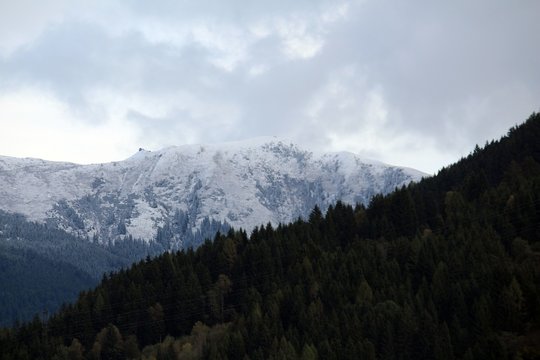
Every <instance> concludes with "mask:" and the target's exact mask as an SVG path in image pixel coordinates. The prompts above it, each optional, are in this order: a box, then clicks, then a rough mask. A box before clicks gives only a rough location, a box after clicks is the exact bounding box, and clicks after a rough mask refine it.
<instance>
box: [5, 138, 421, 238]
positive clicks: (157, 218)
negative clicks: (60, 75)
mask: <svg viewBox="0 0 540 360" xmlns="http://www.w3.org/2000/svg"><path fill="white" fill-rule="evenodd" d="M423 175H425V174H423V173H421V172H418V171H415V170H412V169H406V168H399V167H392V166H388V165H385V164H382V163H378V162H374V161H367V160H363V159H360V158H358V157H357V156H356V155H354V154H351V153H333V154H314V153H312V152H309V151H306V150H302V149H300V148H299V147H298V146H296V145H294V144H291V143H288V142H284V141H281V140H278V139H273V138H259V139H253V140H249V141H244V142H237V143H225V144H217V145H187V146H180V147H170V148H166V149H163V150H161V151H156V152H149V151H145V150H142V149H141V150H140V151H139V152H138V153H136V154H135V155H133V156H132V157H130V158H129V159H127V160H125V161H120V162H113V163H107V164H96V165H85V166H83V165H76V164H69V163H57V162H49V161H43V160H38V159H16V158H9V157H0V208H1V209H2V210H5V211H9V212H16V213H21V214H24V215H26V216H27V217H28V218H29V219H30V220H36V221H46V222H47V223H49V224H51V225H54V226H56V227H58V228H61V229H65V230H66V231H69V232H70V233H73V234H76V235H79V236H82V237H89V238H96V239H98V240H99V241H100V242H109V241H116V240H123V239H125V238H126V237H128V236H129V235H131V236H132V237H133V238H140V239H144V240H146V241H152V240H154V239H155V238H156V234H157V233H158V229H159V228H163V227H171V226H172V227H174V226H176V229H175V230H176V231H175V233H176V235H177V236H176V238H170V239H162V240H164V241H168V242H169V244H167V246H169V247H173V248H180V247H182V246H191V245H197V243H196V242H200V241H201V240H202V239H201V236H199V237H195V238H193V236H191V234H192V233H193V232H195V231H197V230H199V231H202V232H204V233H210V231H209V229H220V228H225V229H226V228H228V226H229V225H232V226H234V227H236V228H240V227H242V228H245V229H248V230H250V229H252V228H253V227H255V226H258V225H260V224H263V223H264V224H265V223H267V222H269V221H270V222H272V223H273V224H278V223H287V222H290V221H292V220H294V219H296V218H297V217H299V216H306V215H307V214H308V213H309V211H310V209H311V208H313V206H315V205H319V206H320V207H321V208H326V207H327V206H328V205H330V204H333V203H335V202H336V201H338V200H342V201H344V202H346V203H350V204H355V203H357V202H359V203H363V204H366V203H367V202H368V201H369V200H370V198H371V197H372V196H373V195H375V194H378V193H388V192H390V191H392V190H393V189H395V188H396V187H400V186H402V185H404V184H408V183H409V182H410V181H417V180H419V179H420V178H421V177H422V176H423ZM179 224H180V226H179ZM180 228H183V229H180ZM179 230H183V232H181V231H179ZM194 242H195V243H194Z"/></svg>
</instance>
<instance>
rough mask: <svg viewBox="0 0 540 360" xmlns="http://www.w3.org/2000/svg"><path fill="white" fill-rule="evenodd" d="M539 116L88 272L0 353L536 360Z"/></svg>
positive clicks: (1, 342) (12, 333)
mask: <svg viewBox="0 0 540 360" xmlns="http://www.w3.org/2000/svg"><path fill="white" fill-rule="evenodd" d="M539 210H540V115H539V114H533V115H532V116H531V117H530V118H529V119H528V120H527V121H526V122H525V123H524V124H523V125H521V126H518V127H515V128H513V129H511V130H510V131H509V133H508V134H507V136H505V137H503V138H502V139H501V140H499V141H494V142H491V143H489V144H486V145H485V147H484V148H482V149H480V148H477V149H475V150H474V152H473V153H472V154H471V155H470V156H468V157H467V158H465V159H462V160H461V161H459V162H458V163H456V164H455V165H452V166H450V167H448V168H445V169H442V170H441V171H440V172H439V174H437V175H436V176H434V177H432V178H429V179H425V180H423V181H421V182H420V183H418V184H415V185H410V186H408V187H403V188H401V189H397V190H396V191H395V192H394V193H392V194H390V195H388V196H384V197H383V196H378V197H376V198H374V199H373V200H372V201H371V203H370V205H369V206H368V207H367V208H366V207H364V206H356V207H354V208H353V207H351V206H348V205H344V204H342V203H338V204H337V205H335V206H333V207H330V208H329V209H328V211H326V212H324V211H321V210H320V209H318V208H315V209H314V210H313V211H312V213H311V216H310V217H309V220H307V221H300V220H299V221H297V222H295V223H292V224H289V225H283V226H278V227H275V228H273V227H272V226H270V225H268V226H265V227H261V228H257V229H255V230H254V231H253V232H252V234H251V235H250V236H248V235H247V234H246V233H245V232H243V231H233V230H231V231H229V232H228V233H227V234H220V235H218V236H216V237H215V239H214V241H207V242H206V243H205V244H203V245H202V246H201V247H200V248H198V249H197V250H196V251H193V250H188V251H181V252H176V253H165V254H163V255H161V256H159V257H157V258H154V259H150V258H149V259H147V260H145V261H141V262H139V263H137V264H135V265H133V266H132V267H131V269H129V270H125V271H120V272H118V273H116V274H111V275H110V276H106V277H104V279H103V280H102V282H101V284H100V285H99V286H98V287H97V288H96V289H94V290H92V291H89V292H84V293H82V294H81V295H80V296H79V300H78V301H77V302H76V303H75V304H72V305H67V306H65V307H64V308H63V309H62V311H60V312H59V313H57V314H56V315H54V316H52V317H51V318H50V319H49V320H48V321H46V322H42V321H41V320H39V319H38V318H36V319H35V320H34V321H33V322H31V323H28V324H25V325H23V326H20V327H18V328H14V329H5V330H2V332H1V333H0V349H1V350H0V351H1V352H2V355H3V358H5V359H11V358H21V359H24V358H29V359H30V358H31V359H38V358H53V357H55V358H58V359H64V358H71V359H75V358H83V357H85V358H89V359H100V358H101V359H124V358H148V359H150V358H157V359H171V358H178V359H192V358H208V359H364V358H366V359H538V358H540V345H539V344H540V241H539V240H540V211H539Z"/></svg>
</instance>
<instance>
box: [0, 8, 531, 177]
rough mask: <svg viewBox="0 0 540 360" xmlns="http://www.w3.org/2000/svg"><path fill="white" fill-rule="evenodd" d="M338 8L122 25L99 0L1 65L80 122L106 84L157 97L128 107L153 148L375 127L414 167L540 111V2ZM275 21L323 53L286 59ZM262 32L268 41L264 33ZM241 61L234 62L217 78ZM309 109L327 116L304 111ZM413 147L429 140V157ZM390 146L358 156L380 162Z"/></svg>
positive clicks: (8, 77) (199, 13)
mask: <svg viewBox="0 0 540 360" xmlns="http://www.w3.org/2000/svg"><path fill="white" fill-rule="evenodd" d="M104 4H105V5H104ZM333 4H334V3H333V2H327V1H321V2H318V3H313V2H311V1H302V2H296V1H295V2H279V1H278V2H262V1H256V2H249V3H245V2H242V3H241V2H232V3H231V2H219V1H202V2H176V1H161V2H153V3H152V4H150V3H147V2H142V1H138V2H130V3H127V4H124V5H122V6H120V7H118V8H116V10H115V11H116V12H115V13H114V14H115V15H114V16H117V15H118V14H125V16H124V17H120V18H118V21H117V22H114V21H113V19H108V18H107V13H103V18H104V19H105V20H103V19H102V20H101V21H100V20H99V19H100V17H101V16H100V15H101V14H100V13H99V11H106V10H107V6H108V3H103V4H102V6H103V7H102V8H99V9H100V10H99V11H98V10H96V13H94V14H89V15H88V16H81V17H80V18H81V19H83V18H84V19H85V21H79V20H77V19H76V18H75V20H71V21H66V22H63V23H60V24H57V25H54V26H52V27H49V28H48V30H47V31H45V32H43V33H42V34H41V36H40V37H38V38H37V39H36V40H35V41H34V42H33V43H30V44H28V45H27V46H25V47H22V48H20V49H19V50H18V51H16V52H15V53H13V54H12V55H11V56H9V57H7V58H3V59H0V79H1V80H0V88H1V89H2V91H4V92H6V91H9V89H13V88H16V87H17V86H25V85H28V86H32V85H36V84H37V85H38V86H44V87H46V88H47V89H50V90H51V91H53V92H54V93H55V95H56V96H57V97H59V98H60V99H62V100H63V101H65V102H66V103H68V104H70V105H71V106H73V107H75V108H78V109H80V111H81V112H82V113H84V112H88V113H92V111H96V110H95V109H93V108H92V107H95V106H98V105H96V104H95V103H93V102H91V101H90V100H89V98H88V93H89V92H90V91H98V92H99V91H100V89H101V88H104V89H107V91H110V92H111V94H112V95H109V96H111V97H113V96H115V94H117V95H118V97H120V98H121V97H128V98H129V97H130V96H136V97H137V98H138V99H141V100H139V101H141V102H145V101H148V102H157V103H158V107H159V106H160V105H159V103H160V101H161V102H162V103H163V105H162V107H163V108H164V109H165V110H166V111H165V110H164V111H160V113H159V114H152V113H149V112H151V111H150V110H147V108H148V107H145V106H143V105H144V104H141V106H137V104H128V105H126V109H125V112H126V114H125V116H126V119H127V120H128V121H129V122H130V124H132V125H133V126H135V127H137V128H138V129H140V132H141V133H142V134H144V135H145V136H147V137H148V138H147V139H146V141H148V142H151V143H153V144H157V145H159V144H163V145H171V143H174V142H175V139H177V140H176V143H180V142H182V141H189V140H190V139H193V138H195V139H196V140H197V141H201V142H205V141H224V140H236V139H240V138H245V137H250V136H258V135H280V136H285V137H293V138H294V139H298V140H301V141H303V142H305V143H308V144H311V145H313V146H315V147H319V148H324V147H327V146H328V145H329V144H330V139H329V135H328V134H330V133H334V134H337V135H342V136H347V135H350V134H351V133H357V132H362V131H364V130H365V131H369V130H370V129H371V130H373V128H374V127H375V128H376V130H377V131H378V133H377V132H375V133H374V134H373V136H382V137H386V138H389V139H391V138H392V137H400V136H401V137H400V140H399V142H397V141H396V142H395V143H393V144H388V147H387V148H388V149H389V150H388V151H389V153H388V154H382V155H384V156H385V158H392V156H394V155H396V154H398V152H399V153H406V152H407V151H410V156H409V158H410V159H412V158H414V156H416V155H418V154H423V153H430V152H440V153H445V154H446V153H452V154H455V156H456V158H457V157H458V156H459V155H462V152H463V151H465V150H466V149H471V148H472V146H474V144H475V143H482V142H483V141H485V140H487V139H490V138H493V137H498V136H500V135H501V134H502V133H504V132H505V130H506V129H507V128H508V127H509V126H512V125H514V124H515V123H516V122H519V121H521V120H523V119H525V118H526V117H527V115H528V114H529V113H531V112H532V111H535V110H538V109H539V106H540V104H539V102H538V101H539V99H540V69H539V68H538V60H539V59H540V49H539V48H538V46H537V44H539V43H540V26H539V25H538V21H536V20H537V19H536V14H538V13H540V3H538V2H536V1H532V0H531V1H522V2H520V3H519V4H509V3H507V2H505V1H487V0H485V1H477V2H473V3H471V2H468V1H457V2H449V3H440V2H436V3H435V2H430V1H419V2H415V3H414V4H412V3H396V2H390V1H360V2H350V4H349V7H348V12H347V14H345V15H344V16H343V18H339V19H337V20H335V21H329V22H325V21H323V20H321V19H323V17H324V16H323V15H324V12H325V11H328V10H329V9H331V8H332V6H333ZM103 9H105V10H103ZM108 16H111V17H112V16H113V15H110V14H109V15H108ZM280 19H284V21H285V20H286V21H289V22H290V23H291V24H293V25H294V24H295V21H297V22H298V23H299V24H302V26H304V28H303V29H302V31H304V32H305V34H303V35H306V36H312V37H313V38H316V39H318V40H320V42H321V46H322V47H321V48H320V50H319V52H317V53H316V54H315V55H314V56H312V57H309V58H307V59H301V58H294V59H292V58H290V57H288V56H287V54H286V53H285V52H284V46H285V42H286V39H285V38H284V35H283V34H280V33H279V31H278V29H277V28H276V21H279V20H280ZM295 19H296V20H295ZM108 23H110V25H108ZM160 23H162V24H164V29H168V30H167V31H172V32H173V33H171V34H169V33H167V34H165V35H166V36H162V37H160V36H158V35H159V34H157V35H156V38H157V39H159V41H156V39H155V38H152V36H150V35H152V34H150V33H149V32H151V31H152V24H154V25H155V24H160ZM193 24H203V25H204V24H206V25H208V29H209V30H208V31H213V32H214V33H212V34H210V35H211V36H214V37H215V38H213V39H211V41H209V42H208V43H204V41H202V40H201V39H198V38H197V36H196V34H194V33H192V32H190V29H189V26H192V25H193ZM256 26H261V27H263V28H266V30H267V31H268V33H267V34H265V36H262V37H257V35H256V34H254V33H253V31H254V30H253V29H254V27H255V28H256ZM186 27H187V30H186ZM113 28H114V29H113ZM118 29H120V30H118ZM221 30H222V31H221ZM175 31H177V32H178V34H176V33H174V32H175ZM177 35H178V36H177ZM177 37H179V38H181V41H173V40H174V39H176V38H177ZM171 39H173V40H171ZM212 41H214V43H213V42H212ZM216 42H217V43H216ZM235 46H240V48H239V49H236V48H235ZM235 51H239V52H240V57H238V58H237V59H236V58H235V60H234V61H233V63H234V66H231V67H230V68H229V69H224V68H221V67H220V66H219V64H220V61H221V60H223V59H227V58H228V57H231V56H232V57H233V58H234V57H235V56H237V55H238V54H236V53H235ZM331 86H335V87H336V88H337V89H338V91H335V92H334V93H332V92H331V91H329V90H328V88H329V87H331ZM373 93H376V94H377V95H378V96H380V97H381V101H382V102H383V105H384V107H385V111H386V112H387V116H386V118H385V122H384V124H383V123H381V124H374V123H373V122H374V121H375V120H373V119H370V118H369V111H370V109H369V107H370V106H371V105H370V99H369V96H371V95H370V94H373ZM321 96H322V97H324V98H322V99H319V98H320V97H321ZM160 99H162V100H160ZM317 99H318V100H317ZM111 101H113V99H111ZM314 101H319V102H321V104H320V107H321V108H320V109H319V110H318V111H317V112H316V114H315V115H313V114H311V115H310V107H312V106H314ZM345 103H346V104H345ZM103 106H106V104H104V105H103ZM153 108H154V107H152V106H150V107H149V109H153ZM145 109H146V110H145ZM103 111H105V110H103ZM81 119H85V121H99V119H98V118H97V117H96V116H92V115H88V116H82V117H81ZM415 138H417V139H421V140H418V141H419V142H420V141H423V140H422V139H424V140H425V139H427V140H429V143H430V145H429V146H431V148H430V149H429V151H422V149H421V146H420V145H419V144H418V143H414V141H412V140H411V139H415ZM141 141H145V139H141ZM157 145H156V146H157ZM366 146H367V145H366ZM426 146H427V145H426ZM360 148H362V147H361V146H360ZM384 148H385V146H384V144H383V145H380V146H379V147H378V148H377V149H374V148H368V147H365V148H362V149H363V151H365V153H366V154H373V155H377V156H381V151H382V150H381V149H384ZM464 149H465V150H464ZM391 151H393V152H394V153H392V152H391ZM415 154H416V155H415ZM399 155H401V154H399ZM396 156H397V155H396ZM434 161H435V160H433V161H432V162H431V164H433V162H434ZM428 162H429V161H426V162H424V163H426V164H427V163H428ZM406 165H409V166H415V164H414V163H413V162H412V161H409V162H408V163H407V164H406ZM442 165H443V164H437V165H424V166H429V168H427V167H424V168H421V170H428V171H430V170H431V171H433V170H435V168H436V166H442Z"/></svg>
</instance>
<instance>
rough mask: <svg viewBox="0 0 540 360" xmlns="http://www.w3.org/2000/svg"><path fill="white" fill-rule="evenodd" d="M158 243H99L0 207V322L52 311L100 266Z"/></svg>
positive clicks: (129, 259) (152, 250)
mask: <svg viewBox="0 0 540 360" xmlns="http://www.w3.org/2000/svg"><path fill="white" fill-rule="evenodd" d="M162 252H163V247H162V246H161V244H160V243H150V244H147V243H145V242H143V241H138V240H133V239H128V240H126V241H124V242H118V243H115V244H109V245H108V246H99V245H98V244H95V243H94V242H91V241H89V240H88V239H81V238H78V237H76V236H73V235H71V234H68V233H66V232H65V231H62V230H59V229H55V228H54V227H51V226H47V225H45V224H39V223H36V222H30V221H28V220H27V219H26V218H25V217H24V216H22V215H18V214H10V213H6V212H4V211H1V210H0V288H1V289H2V291H0V304H1V306H0V325H3V326H8V325H12V324H13V323H14V322H15V321H19V322H22V321H28V320H30V319H32V317H33V315H34V314H35V313H36V312H38V311H39V312H53V311H57V310H58V309H59V308H60V305H62V303H64V302H67V301H75V300H76V299H77V295H78V294H79V292H80V291H82V290H86V289H89V288H91V287H94V286H96V285H97V284H98V283H99V280H100V279H101V277H102V275H103V272H109V271H112V270H118V269H120V268H121V267H127V266H129V265H130V264H132V263H133V262H134V261H136V260H139V259H141V258H144V257H145V256H146V254H160V253H162Z"/></svg>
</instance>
